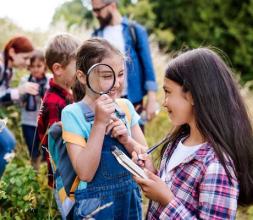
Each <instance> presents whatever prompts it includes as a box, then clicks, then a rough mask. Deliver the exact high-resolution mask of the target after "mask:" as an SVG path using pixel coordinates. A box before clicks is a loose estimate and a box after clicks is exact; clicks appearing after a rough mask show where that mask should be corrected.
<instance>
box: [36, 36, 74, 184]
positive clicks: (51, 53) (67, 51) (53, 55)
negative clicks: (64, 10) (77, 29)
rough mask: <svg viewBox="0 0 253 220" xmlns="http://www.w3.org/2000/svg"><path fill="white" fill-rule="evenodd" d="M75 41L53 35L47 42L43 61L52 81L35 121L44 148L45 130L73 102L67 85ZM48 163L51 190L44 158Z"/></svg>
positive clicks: (47, 158)
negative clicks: (44, 60)
mask: <svg viewBox="0 0 253 220" xmlns="http://www.w3.org/2000/svg"><path fill="white" fill-rule="evenodd" d="M78 46H79V42H78V41H77V40H76V39H75V38H74V37H73V36H71V35H69V34H59V35H56V36H55V37H54V38H52V40H51V41H50V42H49V44H48V46H47V48H46V53H45V58H46V63H47V66H48V68H49V70H50V71H51V72H52V74H53V78H52V79H51V80H50V82H49V86H50V87H49V89H48V91H47V92H46V94H45V96H44V98H43V102H42V105H41V109H40V113H39V118H38V133H39V139H40V143H41V144H42V146H43V147H44V148H46V149H48V137H47V130H48V128H49V127H50V126H51V125H52V124H53V123H54V122H58V121H60V120H61V111H62V109H63V108H64V107H65V106H66V105H68V104H70V103H72V102H73V96H72V92H71V85H72V82H73V80H74V76H75V72H76V71H75V70H76V50H77V48H78ZM46 160H47V164H48V185H49V186H50V187H54V183H53V173H52V170H51V165H50V160H49V155H48V153H47V156H46Z"/></svg>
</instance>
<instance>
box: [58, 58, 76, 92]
mask: <svg viewBox="0 0 253 220" xmlns="http://www.w3.org/2000/svg"><path fill="white" fill-rule="evenodd" d="M75 73H76V60H74V59H73V60H71V62H70V63H69V64H68V65H67V66H66V67H63V68H62V75H61V79H62V80H61V81H62V82H63V83H64V84H65V86H66V87H67V88H70V87H71V85H72V83H73V81H74V78H75Z"/></svg>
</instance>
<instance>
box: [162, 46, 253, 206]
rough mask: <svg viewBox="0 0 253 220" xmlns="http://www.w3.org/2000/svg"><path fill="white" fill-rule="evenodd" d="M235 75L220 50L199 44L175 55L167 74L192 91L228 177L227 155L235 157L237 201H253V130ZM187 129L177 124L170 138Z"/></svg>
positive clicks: (204, 132) (201, 120)
mask: <svg viewBox="0 0 253 220" xmlns="http://www.w3.org/2000/svg"><path fill="white" fill-rule="evenodd" d="M232 75H233V73H232V71H231V69H230V68H229V67H228V66H227V65H226V64H225V62H224V61H223V60H222V59H221V57H220V56H219V55H218V54H217V53H215V52H214V51H213V50H211V49H208V48H199V49H193V50H190V51H187V52H185V53H182V54H181V55H179V56H177V57H176V58H174V59H172V60H171V61H170V62H169V65H168V68H167V70H166V74H165V77H166V78H168V79H170V80H173V81H174V82H176V83H177V84H179V85H180V86H182V89H183V91H184V92H187V91H189V92H190V93H191V94H192V97H193V101H194V111H195V117H196V123H197V127H198V129H199V131H200V132H201V134H202V135H203V136H204V137H205V139H206V140H207V141H208V142H209V143H211V145H212V146H213V148H214V151H215V153H216V155H217V157H218V158H219V160H220V161H221V163H222V165H223V167H224V168H225V170H226V173H227V175H228V176H229V178H231V176H232V174H231V173H230V172H229V170H228V168H227V167H226V157H227V156H228V157H227V158H229V159H230V160H232V162H233V164H234V169H235V174H236V176H237V179H238V181H239V186H240V193H239V201H238V202H239V204H240V205H246V204H250V203H252V202H253V133H252V126H251V123H250V120H249V116H248V114H247V111H246V107H245V104H244V102H243V99H242V97H241V95H240V93H239V89H238V87H237V83H236V82H235V81H234V79H233V76H232ZM184 133H185V134H187V133H189V126H187V125H183V126H181V127H178V128H177V129H176V130H175V131H174V132H172V134H171V135H170V136H169V139H168V141H169V142H171V143H174V142H175V141H176V139H177V138H178V137H179V136H181V135H182V134H184ZM225 155H227V156H225ZM230 180H231V179H230Z"/></svg>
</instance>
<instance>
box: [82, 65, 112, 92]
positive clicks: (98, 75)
mask: <svg viewBox="0 0 253 220" xmlns="http://www.w3.org/2000/svg"><path fill="white" fill-rule="evenodd" d="M86 79H87V86H88V87H89V89H90V90H91V91H92V92H94V93H96V94H99V95H103V94H108V93H109V92H110V91H111V90H112V88H113V87H114V85H115V82H116V75H115V72H114V70H113V69H112V67H110V66H109V65H107V64H103V63H96V64H94V65H93V66H91V67H90V69H89V70H88V73H87V78H86Z"/></svg>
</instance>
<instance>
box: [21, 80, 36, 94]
mask: <svg viewBox="0 0 253 220" xmlns="http://www.w3.org/2000/svg"><path fill="white" fill-rule="evenodd" d="M18 91H19V94H20V95H24V94H26V93H28V94H30V95H38V93H39V84H37V83H34V82H26V83H24V84H22V85H20V86H19V87H18Z"/></svg>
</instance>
